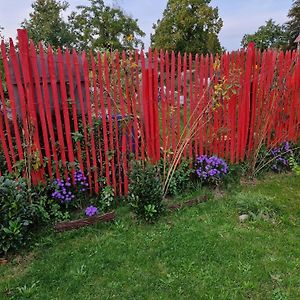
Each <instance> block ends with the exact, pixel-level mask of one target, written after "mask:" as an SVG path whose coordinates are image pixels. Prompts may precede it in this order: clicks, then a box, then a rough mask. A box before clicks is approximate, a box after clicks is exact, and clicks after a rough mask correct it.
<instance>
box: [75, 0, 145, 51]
mask: <svg viewBox="0 0 300 300" xmlns="http://www.w3.org/2000/svg"><path fill="white" fill-rule="evenodd" d="M77 9H78V10H79V12H72V13H71V15H70V17H69V22H70V25H71V29H72V32H73V33H74V34H75V37H76V38H75V44H74V45H75V46H76V47H77V48H80V49H87V48H89V49H96V50H97V49H98V50H99V49H101V48H105V49H114V50H122V49H132V48H134V47H138V46H139V45H141V46H142V45H143V43H142V41H141V40H140V37H143V36H145V33H144V32H143V31H142V30H141V29H140V28H139V26H138V23H137V20H136V19H133V18H131V17H130V16H128V15H126V14H125V13H124V11H123V10H122V9H121V8H119V7H109V6H106V5H105V4H104V1H103V0H90V5H89V6H83V5H81V6H77Z"/></svg>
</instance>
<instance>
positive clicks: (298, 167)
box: [289, 155, 300, 176]
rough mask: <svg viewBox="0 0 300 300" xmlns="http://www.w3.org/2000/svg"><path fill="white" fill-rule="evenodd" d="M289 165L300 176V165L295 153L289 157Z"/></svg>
mask: <svg viewBox="0 0 300 300" xmlns="http://www.w3.org/2000/svg"><path fill="white" fill-rule="evenodd" d="M289 166H290V168H291V169H292V171H293V172H294V173H295V174H296V175H297V176H300V165H299V164H298V163H297V161H296V159H295V157H294V156H293V155H292V156H291V157H289Z"/></svg>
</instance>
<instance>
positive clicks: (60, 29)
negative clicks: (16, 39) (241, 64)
mask: <svg viewBox="0 0 300 300" xmlns="http://www.w3.org/2000/svg"><path fill="white" fill-rule="evenodd" d="M210 3H211V0H168V2H167V6H166V8H165V10H164V12H163V15H162V18H161V19H159V20H158V21H157V22H156V24H154V25H153V29H154V33H153V34H152V35H151V47H152V48H157V49H164V50H169V51H172V50H173V51H175V52H181V53H184V52H187V53H193V54H195V53H204V54H206V53H217V52H221V51H222V47H221V44H220V41H219V38H218V34H219V32H220V30H221V29H222V26H223V21H222V19H221V18H220V17H219V11H218V8H217V7H212V6H211V5H210ZM68 8H69V3H68V2H67V1H65V0H35V1H34V2H33V4H32V11H31V13H30V14H29V17H28V18H27V19H25V20H24V21H23V22H22V24H21V26H22V27H23V28H25V29H27V30H28V33H29V37H30V38H31V39H33V41H34V42H35V43H38V42H40V41H42V42H43V43H44V44H45V45H47V44H49V45H51V46H52V47H53V48H54V49H56V48H58V47H61V48H67V47H68V48H71V47H73V48H75V49H77V50H83V49H85V50H89V49H93V50H101V49H113V50H123V49H125V50H126V49H133V48H143V46H144V44H143V41H142V38H143V37H144V36H145V33H144V32H143V30H142V29H141V28H140V27H139V25H138V20H137V19H134V18H133V17H131V16H129V15H128V14H126V13H125V12H124V10H123V9H122V8H121V7H118V6H112V7H111V6H109V5H106V4H105V3H104V0H89V4H88V5H79V6H77V7H76V10H75V11H73V12H71V13H69V14H68V16H67V17H65V18H64V17H63V16H66V15H67V9H68ZM288 19H289V20H288V22H286V23H285V24H283V25H280V24H277V23H276V22H275V21H274V20H272V19H270V20H268V21H266V23H265V25H262V26H260V27H259V28H258V30H257V31H256V32H255V33H254V34H245V35H244V37H243V39H242V41H241V45H242V47H247V45H248V43H249V42H252V41H253V42H255V44H256V47H258V48H260V49H261V50H264V49H267V48H279V49H284V50H286V49H295V48H296V47H297V45H296V44H295V43H294V41H295V39H296V37H297V36H298V35H299V33H300V0H294V1H293V4H292V7H291V9H290V10H289V13H288ZM2 30H3V28H2V27H1V26H0V38H1V37H3V36H2V34H1V31H2Z"/></svg>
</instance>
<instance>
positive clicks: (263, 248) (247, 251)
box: [0, 175, 300, 300]
mask: <svg viewBox="0 0 300 300" xmlns="http://www.w3.org/2000/svg"><path fill="white" fill-rule="evenodd" d="M245 195H246V197H249V199H250V200H251V198H253V199H254V198H257V197H260V196H261V195H265V196H268V197H272V198H270V199H272V202H273V203H274V205H275V206H276V207H278V208H279V212H278V215H276V216H275V218H274V219H273V220H264V219H257V220H255V221H248V222H245V223H240V222H239V220H238V209H237V203H238V201H240V199H241V198H242V199H245ZM117 213H118V221H117V222H116V224H100V225H97V226H94V227H90V228H86V229H82V230H78V231H72V232H67V233H63V234H53V233H51V234H49V235H48V236H47V237H44V238H41V239H40V240H39V243H38V245H37V246H36V248H35V250H34V251H33V252H32V253H29V254H28V255H27V256H26V257H25V258H23V259H15V260H14V261H13V262H11V263H9V264H7V265H3V266H0V298H1V299H9V298H12V297H14V298H15V299H26V298H28V299H43V300H46V299H59V300H61V299H62V300H65V299H66V300H67V299H300V177H295V176H292V175H288V176H286V175H285V176H274V177H271V178H268V179H266V180H264V181H262V182H260V183H258V184H256V185H251V184H249V185H244V186H242V187H240V188H237V189H236V190H234V191H231V192H228V193H226V194H225V195H224V196H223V197H222V198H220V197H217V198H216V199H211V200H209V201H208V202H206V203H203V204H199V205H198V206H196V207H192V208H186V209H183V210H182V211H178V212H175V213H173V214H169V215H166V216H164V217H163V218H162V219H161V220H160V221H159V222H158V223H156V224H154V225H139V224H136V223H135V222H134V220H133V219H132V216H131V215H130V214H129V212H128V211H127V208H126V207H123V208H120V209H119V210H118V212H117Z"/></svg>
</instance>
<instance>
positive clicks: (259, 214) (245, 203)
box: [236, 192, 280, 221]
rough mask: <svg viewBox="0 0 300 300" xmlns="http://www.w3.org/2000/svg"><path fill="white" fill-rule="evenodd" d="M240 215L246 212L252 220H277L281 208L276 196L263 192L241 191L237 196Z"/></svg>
mask: <svg viewBox="0 0 300 300" xmlns="http://www.w3.org/2000/svg"><path fill="white" fill-rule="evenodd" d="M236 199H237V209H238V213H239V215H243V214H246V215H248V216H249V219H250V220H252V221H256V220H265V221H276V219H278V216H279V215H280V208H279V206H278V205H277V204H275V201H274V198H273V197H270V196H266V195H263V194H253V193H245V192H244V193H240V194H238V195H237V196H236Z"/></svg>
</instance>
